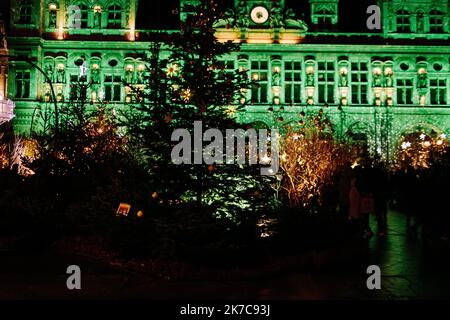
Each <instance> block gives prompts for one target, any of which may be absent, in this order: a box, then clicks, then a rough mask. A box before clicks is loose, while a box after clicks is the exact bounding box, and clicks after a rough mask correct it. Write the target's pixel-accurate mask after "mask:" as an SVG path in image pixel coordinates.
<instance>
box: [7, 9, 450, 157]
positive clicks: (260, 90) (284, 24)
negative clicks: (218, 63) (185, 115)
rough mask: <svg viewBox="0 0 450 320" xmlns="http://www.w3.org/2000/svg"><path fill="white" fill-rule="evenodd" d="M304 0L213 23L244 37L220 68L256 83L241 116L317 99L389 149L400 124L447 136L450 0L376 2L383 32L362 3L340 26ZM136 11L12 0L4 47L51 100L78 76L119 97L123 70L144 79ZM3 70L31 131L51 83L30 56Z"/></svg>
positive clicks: (298, 107)
mask: <svg viewBox="0 0 450 320" xmlns="http://www.w3.org/2000/svg"><path fill="white" fill-rule="evenodd" d="M341 1H342V0H341ZM187 2H190V3H195V0H181V10H180V19H181V22H183V21H185V20H186V19H187V18H188V17H189V14H190V13H189V12H186V11H185V10H183V4H184V3H187ZM304 2H305V4H306V5H307V6H308V7H309V8H308V10H307V11H306V12H309V15H308V16H303V17H302V16H301V14H302V13H304V12H299V9H298V8H297V7H295V8H289V7H288V5H287V4H286V3H287V1H285V0H235V1H234V5H232V6H231V7H230V8H229V9H228V10H227V15H226V17H225V19H223V20H221V21H217V23H216V25H215V27H216V31H217V37H218V38H219V40H221V41H226V40H233V41H235V42H240V43H242V49H241V51H240V52H239V53H236V54H233V55H231V56H229V57H226V65H227V68H229V69H230V70H232V69H238V68H241V69H246V70H248V72H249V74H250V75H251V77H252V78H253V79H255V80H258V81H259V85H258V86H255V87H253V88H251V90H248V92H246V93H245V99H246V102H247V106H246V111H245V112H244V113H241V114H239V117H240V119H242V120H245V121H249V122H253V123H255V126H256V125H259V126H274V125H276V126H278V125H280V124H286V123H290V122H298V121H299V117H300V116H299V114H300V113H301V112H306V113H314V112H317V111H318V110H319V109H323V110H324V113H326V114H327V116H328V117H329V118H330V119H331V120H332V122H333V123H334V125H335V127H336V128H337V130H336V132H337V134H340V135H343V136H344V135H345V136H352V137H353V138H354V140H358V141H360V142H361V143H363V144H364V143H366V144H368V145H369V146H371V148H370V149H371V150H372V152H376V153H379V154H380V155H381V156H383V157H385V158H389V155H390V153H391V152H392V151H393V150H394V149H395V148H396V147H398V145H399V144H400V143H401V139H402V136H403V135H404V134H407V133H410V132H413V131H429V132H431V131H434V132H435V133H436V134H450V87H449V86H450V45H449V44H450V42H449V40H450V27H449V23H450V11H449V6H450V5H449V2H448V1H447V0H414V1H403V0H390V1H388V0H379V1H378V6H379V8H380V9H381V10H380V13H381V25H382V30H379V31H378V30H370V29H369V28H368V27H367V26H366V23H365V19H366V18H369V17H370V15H371V14H370V13H369V14H368V13H367V12H366V10H363V11H361V12H355V13H354V14H355V15H357V14H359V15H361V16H362V17H363V18H364V19H362V20H363V21H364V23H362V24H361V25H360V26H359V31H351V32H349V31H346V30H344V29H341V26H342V23H343V22H344V21H345V20H346V19H347V20H348V19H349V17H343V16H342V15H341V12H340V10H341V4H340V3H339V1H338V0H309V2H308V3H306V0H305V1H304ZM137 10H139V7H138V3H137V0H128V1H127V0H109V1H101V0H99V1H88V0H85V1H83V0H76V1H70V0H59V1H56V0H55V1H48V0H45V1H44V0H12V1H11V24H10V27H11V28H10V32H11V34H10V36H9V40H8V44H9V46H10V51H11V52H10V54H11V55H13V56H23V57H29V58H31V59H34V61H35V62H36V64H37V65H38V66H40V68H41V69H42V70H43V72H45V73H46V74H47V76H48V77H49V78H51V81H52V82H53V86H54V87H55V91H56V96H57V100H58V102H59V103H64V102H65V101H67V99H70V82H71V81H74V80H77V79H78V78H79V77H80V75H82V76H85V77H86V79H92V80H93V85H92V87H91V88H90V89H89V92H87V94H88V96H89V97H90V99H92V100H93V101H99V100H106V101H109V102H110V103H112V104H116V105H117V106H120V107H126V105H127V103H129V102H130V101H131V96H130V94H129V92H128V91H127V88H125V87H124V86H123V85H122V82H121V80H122V79H124V78H125V79H128V80H129V81H131V82H134V83H139V82H141V81H142V72H144V68H143V64H142V61H141V60H140V55H139V54H138V53H139V52H144V51H145V50H146V49H147V48H148V45H149V43H148V42H146V41H143V40H142V39H141V37H140V34H142V32H141V31H142V30H136V12H137ZM360 20H361V19H360ZM358 21H359V20H358ZM354 23H358V22H357V21H356V20H355V22H354ZM9 74H10V77H9V95H10V96H11V97H12V98H13V99H14V101H15V103H16V117H15V119H14V121H15V122H14V124H15V127H16V130H17V131H21V132H27V131H28V130H29V128H30V123H31V122H32V119H33V115H34V114H35V110H36V108H42V107H43V106H45V105H46V104H49V103H51V96H50V92H49V85H48V84H47V83H46V82H45V80H44V78H43V76H42V74H41V72H39V71H38V70H37V69H36V68H34V67H32V66H30V64H29V63H27V62H21V61H16V62H10V70H9Z"/></svg>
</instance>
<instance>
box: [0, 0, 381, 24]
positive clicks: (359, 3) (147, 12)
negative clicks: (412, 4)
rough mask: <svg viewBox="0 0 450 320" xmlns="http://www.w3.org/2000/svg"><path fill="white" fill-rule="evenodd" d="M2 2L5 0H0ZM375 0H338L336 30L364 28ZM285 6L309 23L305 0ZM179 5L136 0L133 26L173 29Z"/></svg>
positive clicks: (228, 1) (172, 0)
mask: <svg viewBox="0 0 450 320" xmlns="http://www.w3.org/2000/svg"><path fill="white" fill-rule="evenodd" d="M0 1H5V0H0ZM217 1H220V2H222V3H224V6H232V5H233V3H234V0H217ZM6 2H7V3H6V7H1V8H0V12H1V11H3V13H4V19H5V20H8V14H7V13H8V11H9V10H8V9H9V8H8V6H9V1H6ZM376 3H377V0H340V1H339V28H338V29H339V30H341V31H367V29H366V20H367V17H368V15H367V14H366V9H367V7H368V6H369V5H372V4H376ZM286 7H288V8H293V9H296V11H297V14H298V17H299V18H301V19H303V20H304V21H305V22H306V23H307V24H308V25H309V26H311V24H310V19H309V17H310V8H309V7H310V4H309V0H286ZM178 8H179V0H140V1H139V5H138V15H137V22H136V23H137V25H136V28H137V29H159V28H161V29H165V28H169V29H177V28H178V26H179V19H178V15H177V14H174V13H173V10H175V9H178Z"/></svg>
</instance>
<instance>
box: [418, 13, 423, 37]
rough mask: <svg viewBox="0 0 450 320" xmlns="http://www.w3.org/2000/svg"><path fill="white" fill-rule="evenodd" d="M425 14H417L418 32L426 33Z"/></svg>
mask: <svg viewBox="0 0 450 320" xmlns="http://www.w3.org/2000/svg"><path fill="white" fill-rule="evenodd" d="M424 20H425V18H424V15H423V12H419V13H418V14H417V33H424V32H425V23H424Z"/></svg>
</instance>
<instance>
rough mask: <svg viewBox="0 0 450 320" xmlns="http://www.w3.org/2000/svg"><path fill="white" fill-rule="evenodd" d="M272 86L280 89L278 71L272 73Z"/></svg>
mask: <svg viewBox="0 0 450 320" xmlns="http://www.w3.org/2000/svg"><path fill="white" fill-rule="evenodd" d="M272 86H274V87H281V76H280V72H278V71H275V72H273V73H272Z"/></svg>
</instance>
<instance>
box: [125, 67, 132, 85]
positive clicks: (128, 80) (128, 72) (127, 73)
mask: <svg viewBox="0 0 450 320" xmlns="http://www.w3.org/2000/svg"><path fill="white" fill-rule="evenodd" d="M125 82H126V83H133V69H127V70H125Z"/></svg>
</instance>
